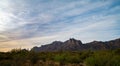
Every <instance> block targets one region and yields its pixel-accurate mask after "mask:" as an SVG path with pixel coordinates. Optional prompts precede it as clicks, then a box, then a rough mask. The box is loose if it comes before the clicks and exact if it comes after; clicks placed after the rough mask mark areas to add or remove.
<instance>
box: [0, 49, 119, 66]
mask: <svg viewBox="0 0 120 66" xmlns="http://www.w3.org/2000/svg"><path fill="white" fill-rule="evenodd" d="M0 66H120V49H116V50H99V51H90V50H88V51H79V52H78V51H76V52H70V51H60V52H34V51H28V50H26V49H13V50H11V51H10V52H0Z"/></svg>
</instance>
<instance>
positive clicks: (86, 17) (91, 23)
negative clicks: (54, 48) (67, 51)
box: [0, 0, 120, 51]
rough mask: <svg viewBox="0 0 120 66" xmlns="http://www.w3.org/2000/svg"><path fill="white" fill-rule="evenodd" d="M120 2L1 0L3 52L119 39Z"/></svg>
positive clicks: (0, 14) (102, 0) (104, 0)
mask: <svg viewBox="0 0 120 66" xmlns="http://www.w3.org/2000/svg"><path fill="white" fill-rule="evenodd" d="M119 26H120V0H0V51H10V50H11V49H14V48H26V49H30V48H32V47H34V46H41V45H45V44H49V43H51V42H53V41H65V40H68V39H69V38H75V39H79V40H81V41H82V42H83V43H87V42H91V41H93V40H98V41H108V40H112V39H117V38H120V27H119Z"/></svg>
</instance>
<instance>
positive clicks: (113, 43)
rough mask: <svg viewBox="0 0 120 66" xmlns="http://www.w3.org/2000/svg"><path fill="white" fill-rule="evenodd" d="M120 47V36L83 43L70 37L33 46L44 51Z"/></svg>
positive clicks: (36, 49)
mask: <svg viewBox="0 0 120 66" xmlns="http://www.w3.org/2000/svg"><path fill="white" fill-rule="evenodd" d="M117 48H120V38H119V39H115V40H110V41H105V42H102V41H93V42H89V43H85V44H83V43H82V42H81V41H80V40H76V39H74V38H70V39H69V40H67V41H65V42H61V41H54V42H52V43H51V44H47V45H42V46H41V47H37V46H36V47H33V48H32V49H31V50H33V51H36V52H44V51H82V50H109V49H117Z"/></svg>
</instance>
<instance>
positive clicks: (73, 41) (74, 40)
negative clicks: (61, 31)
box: [65, 38, 82, 45]
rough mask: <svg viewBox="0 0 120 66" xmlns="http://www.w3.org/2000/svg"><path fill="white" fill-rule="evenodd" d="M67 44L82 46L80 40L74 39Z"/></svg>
mask: <svg viewBox="0 0 120 66" xmlns="http://www.w3.org/2000/svg"><path fill="white" fill-rule="evenodd" d="M65 43H66V44H72V45H74V44H77V45H80V44H82V42H81V41H80V40H76V39H74V38H70V39H69V40H67V41H66V42H65Z"/></svg>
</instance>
